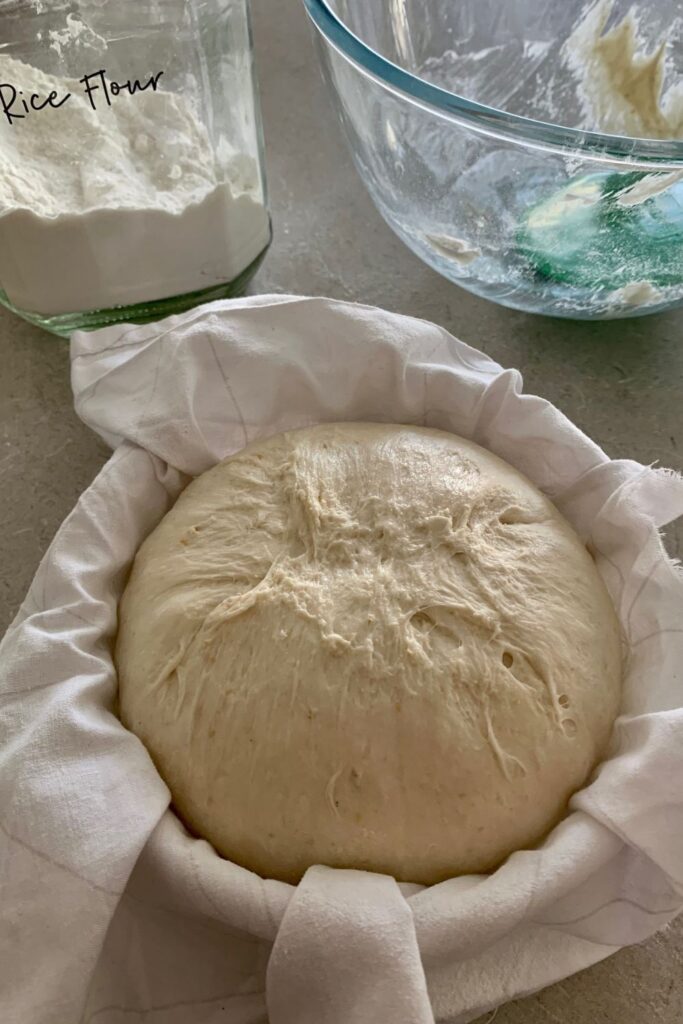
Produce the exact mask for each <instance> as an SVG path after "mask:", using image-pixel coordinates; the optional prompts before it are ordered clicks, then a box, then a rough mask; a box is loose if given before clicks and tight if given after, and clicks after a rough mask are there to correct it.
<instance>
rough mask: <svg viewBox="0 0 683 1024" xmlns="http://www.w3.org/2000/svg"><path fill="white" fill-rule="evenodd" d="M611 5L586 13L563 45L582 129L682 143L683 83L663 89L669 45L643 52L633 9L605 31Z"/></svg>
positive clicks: (602, 3)
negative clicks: (581, 113)
mask: <svg viewBox="0 0 683 1024" xmlns="http://www.w3.org/2000/svg"><path fill="white" fill-rule="evenodd" d="M613 10H614V0H599V2H598V3H597V4H594V5H593V6H591V7H590V9H589V10H588V12H587V13H586V14H585V16H584V17H583V18H582V20H581V21H580V22H579V24H578V25H577V27H576V29H575V30H574V32H573V33H572V35H571V36H570V38H569V39H568V41H567V43H566V47H565V49H566V54H567V56H568V58H569V62H570V66H571V68H572V70H573V71H574V73H575V75H576V77H577V79H578V93H579V97H580V99H581V103H582V105H583V108H584V114H585V118H586V127H587V128H590V129H592V130H593V131H602V132H608V133H610V134H612V135H627V136H630V137H632V138H638V139H681V138H683V82H680V81H679V82H675V83H674V84H672V85H670V86H669V87H668V88H667V89H665V88H664V82H665V74H666V65H667V49H668V40H667V39H666V38H665V39H662V40H661V41H660V42H659V43H657V44H656V45H655V46H654V47H653V48H652V49H650V50H647V49H646V45H645V43H644V42H643V39H642V37H641V35H640V31H639V21H638V16H637V14H636V12H635V10H634V9H633V8H631V10H630V11H629V12H628V13H627V14H626V15H625V17H624V18H622V19H621V21H619V22H618V23H617V24H616V25H614V26H613V27H611V28H610V29H608V30H607V31H605V28H606V26H607V24H608V22H609V20H610V17H611V15H612V12H613Z"/></svg>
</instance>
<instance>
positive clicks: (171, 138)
mask: <svg viewBox="0 0 683 1024" xmlns="http://www.w3.org/2000/svg"><path fill="white" fill-rule="evenodd" d="M248 6H249V5H248V0H116V2H115V3H108V2H107V3H105V2H104V0H0V18H1V19H2V28H3V46H2V49H1V50H0V301H2V302H3V303H4V304H5V305H6V306H7V307H9V308H10V309H12V310H14V311H15V312H17V313H19V314H20V315H21V316H23V317H24V318H25V319H27V320H30V321H31V322H33V323H36V324H38V325H40V326H41V327H44V328H46V329H47V330H49V331H52V332H54V333H56V334H60V335H68V334H69V333H70V332H71V331H73V330H75V329H93V328H96V327H101V326H103V325H105V324H108V323H112V322H114V321H120V320H126V321H132V322H137V323H140V322H144V321H147V320H155V319H159V318H160V317H162V316H167V315H168V314H171V313H176V312H180V311H182V310H185V309H189V308H191V307H193V306H195V305H197V304H198V303H200V302H207V301H209V300H211V299H216V298H224V297H228V296H233V295H237V294H239V293H240V292H241V291H243V289H244V287H245V285H246V283H247V281H248V280H249V278H250V277H251V275H252V274H253V273H254V272H255V270H256V268H257V267H258V265H259V263H260V261H261V259H262V258H263V255H264V253H265V251H266V249H267V248H268V245H269V243H270V239H271V227H270V218H269V215H268V208H267V199H266V186H265V178H264V171H263V149H262V133H261V121H260V114H259V108H258V99H257V93H256V84H255V77H254V69H253V61H252V42H251V31H250V24H249V9H248Z"/></svg>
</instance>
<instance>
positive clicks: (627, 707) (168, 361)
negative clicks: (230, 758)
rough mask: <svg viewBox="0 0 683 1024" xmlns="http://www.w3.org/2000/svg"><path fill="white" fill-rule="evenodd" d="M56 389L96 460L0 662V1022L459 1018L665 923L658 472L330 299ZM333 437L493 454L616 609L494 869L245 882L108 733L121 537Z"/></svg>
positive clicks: (104, 336)
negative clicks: (466, 442) (543, 829)
mask: <svg viewBox="0 0 683 1024" xmlns="http://www.w3.org/2000/svg"><path fill="white" fill-rule="evenodd" d="M72 382H73V389H74V397H75V404H76V409H77V411H78V413H79V415H80V416H81V417H82V418H83V420H84V421H85V422H86V423H88V424H89V425H90V426H91V427H92V428H93V429H94V430H96V431H98V433H100V435H101V436H102V437H104V438H105V439H106V440H107V441H108V442H109V443H110V444H111V445H112V446H114V447H115V448H116V450H115V452H114V454H113V455H112V457H111V459H110V461H109V462H108V463H107V465H106V466H105V467H104V469H103V470H102V471H101V473H100V474H99V475H98V477H97V478H96V479H95V481H94V482H93V484H92V485H91V486H90V487H89V488H88V489H87V491H85V493H84V494H83V495H82V496H81V498H80V500H79V501H78V503H77V505H76V507H75V508H74V510H73V512H72V513H71V514H70V516H69V517H68V518H67V519H66V521H65V522H64V524H63V526H62V527H61V529H60V530H59V532H58V533H57V535H56V537H55V539H54V541H53V543H52V545H51V547H50V549H49V551H48V552H47V554H46V555H45V557H44V559H43V561H42V563H41V565H40V568H39V569H38V572H37V574H36V577H35V579H34V581H33V583H32V586H31V588H30V591H29V594H28V595H27V598H26V600H25V602H24V603H23V605H22V608H21V609H20V611H19V614H18V616H17V618H16V620H15V622H14V623H13V624H12V626H11V627H10V629H9V631H8V633H7V635H6V637H5V639H4V640H3V642H2V645H1V647H0V865H2V875H1V877H2V923H1V924H0V964H1V965H2V967H1V972H2V986H0V1019H1V1020H2V1021H3V1024H29V1022H30V1024H90V1022H94V1024H131V1021H138V1020H139V1021H142V1020H145V1021H146V1022H149V1024H155V1022H158V1024H219V1022H220V1024H257V1022H258V1024H265V1022H266V1021H267V1019H268V1015H270V1020H271V1024H306V1022H307V1021H311V1024H313V1021H315V1022H316V1024H337V1022H338V1021H339V1024H341V1020H342V1019H343V1020H344V1024H347V1021H348V1022H350V1024H376V1021H378V1020H392V1021H393V1020H395V1021H397V1022H400V1024H403V1022H404V1021H405V1022H406V1024H413V1022H415V1024H426V1022H428V1021H429V1020H430V1019H431V1015H432V1014H433V1016H434V1018H435V1019H436V1020H437V1021H439V1022H449V1024H464V1022H466V1021H469V1020H471V1019H473V1018H474V1017H475V1016H477V1015H478V1014H480V1013H483V1012H485V1011H487V1010H489V1009H491V1008H492V1007H494V1006H496V1005H498V1004H499V1003H501V1002H503V1001H505V1000H507V999H510V998H514V997H517V996H520V995H523V994H526V993H529V992H532V991H534V990H536V989H538V988H541V987H543V986H544V985H547V984H550V983H552V982H554V981H557V980H559V979H561V978H563V977H566V976H567V975H568V974H571V973H572V972H573V971H577V970H580V969H582V968H584V967H586V966H588V965H589V964H591V963H594V962H596V961H597V960H600V959H601V958H603V957H605V956H608V955H609V954H610V953H612V952H614V951H615V950H616V949H618V948H619V947H620V946H623V945H626V944H629V943H633V942H638V941H640V940H642V939H644V938H646V937H647V936H648V935H650V934H652V932H654V931H655V930H656V929H658V928H660V927H662V926H663V925H664V924H666V922H667V921H669V920H671V919H672V918H673V917H674V916H675V915H676V914H677V913H679V911H680V910H681V909H682V908H683V868H682V865H683V789H682V788H681V786H680V779H681V777H683V710H682V708H681V705H682V704H683V700H682V697H683V686H682V678H681V665H683V630H682V629H681V625H680V623H681V621H682V620H683V614H682V613H683V578H682V576H681V573H680V570H679V569H678V568H677V567H676V566H675V565H674V564H673V563H672V562H671V560H670V559H669V558H668V557H667V556H666V553H665V551H664V549H663V547H662V543H661V540H660V537H659V534H658V529H659V528H660V527H662V526H663V525H665V523H666V522H668V521H670V520H671V519H673V518H675V517H676V516H678V515H681V514H682V513H683V483H682V482H681V480H680V478H678V477H677V476H676V475H675V474H672V473H669V472H666V471H663V470H655V469H652V468H650V467H645V466H641V465H639V464H637V463H635V462H632V461H629V460H619V461H612V460H610V459H608V457H607V456H606V455H605V453H604V452H602V451H601V450H600V448H599V447H598V446H597V445H595V444H594V443H593V442H592V441H590V440H589V439H588V438H587V437H586V436H585V435H584V434H582V433H581V431H580V430H578V429H577V428H576V427H575V426H574V425H573V424H572V423H570V421H569V420H567V418H566V417H564V416H563V415H562V414H561V413H560V412H559V411H558V410H557V409H555V408H554V407H553V406H552V405H551V404H550V403H548V402H546V401H544V400H543V399H541V398H538V397H535V396H532V395H525V394H524V393H523V392H522V380H521V376H520V375H519V373H518V372H517V371H515V370H505V369H503V368H502V367H501V366H499V365H498V364H497V363H495V362H493V361H492V360H491V359H489V358H488V357H487V356H486V355H484V354H483V353H481V352H477V351H475V350H474V349H472V348H471V347H469V346H467V345H465V344H463V343H462V342H461V341H459V340H457V339H456V338H454V337H452V336H451V335H450V334H448V333H447V332H446V331H444V330H442V329H441V328H439V327H436V326H434V325H433V324H429V323H425V322H423V321H419V320H414V319H411V318H408V317H402V316H396V315H394V314H391V313H387V312H384V311H382V310H377V309H373V308H370V307H366V306H360V305H353V304H350V303H341V302H334V301H331V300H327V299H304V298H296V297H293V296H260V297H258V298H252V299H242V300H237V301H232V302H219V303H214V304H211V305H209V306H206V307H203V308H200V309H196V310H193V311H191V312H189V313H185V314H182V315H181V316H177V317H171V318H169V319H167V320H165V321H163V322H161V323H159V324H148V325H144V326H130V325H115V326H112V327H108V328H104V329H103V330H100V331H96V332H93V333H90V334H85V333H77V334H75V335H74V337H73V339H72ZM331 420H376V421H384V422H403V423H416V424H420V425H425V426H431V427H438V428H440V429H443V430H449V431H452V432H454V433H458V434H462V435H463V436H466V437H471V438H472V439H473V440H475V441H477V442H479V443H480V444H483V445H485V446H486V447H488V448H490V449H491V450H493V451H494V452H496V453H497V454H498V455H500V456H502V457H503V458H505V459H507V460H508V461H509V462H511V463H513V464H514V465H516V466H517V467H518V468H519V469H521V470H522V471H523V472H525V473H526V474H527V475H528V476H529V477H530V478H531V479H532V480H534V482H535V483H536V484H538V485H539V486H540V487H541V489H542V490H544V491H545V492H546V493H547V494H548V495H549V496H550V497H551V498H552V500H553V501H555V503H556V504H557V505H558V507H559V508H560V509H561V511H563V512H564V514H565V515H566V516H567V517H568V518H569V519H570V521H572V522H573V523H574V525H575V527H576V529H577V530H578V532H579V534H580V536H581V537H582V538H583V540H584V541H585V542H586V544H587V545H588V546H589V548H590V550H591V551H592V552H593V554H594V556H595V558H596V563H597V565H598V567H599V569H600V572H601V573H602V575H603V577H604V579H605V581H606V583H607V586H608V587H609V589H610V592H611V594H612V597H613V599H614V602H615V606H616V608H617V610H618V612H619V615H620V619H621V622H622V626H623V629H624V634H625V637H626V639H627V641H628V644H629V660H628V666H627V673H626V681H625V687H624V696H623V702H622V709H621V715H620V717H619V720H618V722H617V725H616V728H615V731H614V739H613V745H612V749H611V752H610V756H609V757H608V759H607V760H606V761H605V762H604V763H603V764H602V765H601V766H600V767H599V768H598V770H597V771H596V772H595V773H594V776H593V778H592V779H591V780H590V781H589V784H588V785H587V786H586V787H585V789H584V790H582V791H581V792H579V793H577V794H576V795H575V796H574V798H573V800H572V802H571V806H570V813H569V814H568V816H567V817H566V819H565V820H564V821H563V822H562V823H561V824H560V825H559V826H558V827H557V828H555V829H553V831H552V832H551V833H550V835H549V836H548V837H547V839H546V840H545V841H544V842H543V843H542V844H541V845H540V846H539V847H538V848H537V849H533V850H522V851H519V852H517V853H515V854H513V855H512V856H511V857H510V858H508V860H507V861H506V862H505V863H504V864H503V865H502V866H501V867H500V868H499V869H498V870H497V871H495V872H493V873H492V874H491V875H488V876H481V877H480V876H467V877H463V878H455V879H451V880H450V881H446V882H443V883H441V884H440V885H437V886H433V887H431V888H422V887H420V886H417V885H414V886H410V885H401V886H397V885H396V883H395V882H394V881H393V880H392V879H387V878H385V877H383V876H374V875H366V874H364V873H362V872H340V871H335V870H332V869H326V868H320V867H316V868H312V869H311V870H310V871H309V872H308V873H307V875H306V876H305V878H304V880H303V881H302V883H300V885H299V886H298V887H293V886H290V885H286V884H285V883H281V882H276V881H272V880H264V879H261V878H258V877H257V876H256V875H254V874H253V873H251V872H249V871H246V870H245V869H244V868H241V867H238V866H237V865H234V864H230V863H229V862H227V861H224V860H222V859H221V858H219V857H218V856H217V855H216V853H215V852H214V850H213V849H212V847H211V846H209V845H208V844H207V843H205V842H203V841H201V840H198V839H196V838H194V837H192V836H191V835H189V834H188V833H187V832H186V831H185V829H184V827H183V826H182V825H181V823H180V822H179V821H178V819H177V818H176V817H175V815H174V814H173V812H172V810H171V809H170V806H169V800H170V797H169V793H168V790H167V788H166V786H165V785H164V783H163V782H162V781H161V779H160V778H159V776H158V774H157V772H156V770H155V768H154V765H153V763H152V760H151V758H150V757H149V755H148V754H147V752H146V750H145V749H144V747H143V745H142V744H141V743H140V742H139V741H138V740H137V739H136V737H134V736H133V735H132V734H130V733H129V732H127V731H126V730H125V729H124V728H123V726H122V725H121V724H120V722H119V721H118V718H117V717H116V677H115V670H114V666H113V663H112V658H111V644H112V640H113V637H114V634H115V630H116V609H117V602H118V598H119V596H120V593H121V590H122V588H123V585H124V583H125V578H126V573H127V570H128V567H129V565H130V563H131V561H132V558H133V556H134V554H135V551H136V549H137V547H138V546H139V544H140V542H141V541H142V539H143V538H144V537H145V536H146V535H147V534H148V533H149V531H150V530H151V529H153V527H154V526H155V525H156V523H157V522H158V521H159V519H160V518H161V517H162V516H163V514H164V513H165V511H166V510H167V509H168V508H169V507H170V506H171V505H172V503H173V501H174V500H175V498H176V497H177V495H178V494H179V493H180V491H181V490H182V488H183V487H184V486H185V484H186V483H187V481H188V479H189V478H190V477H191V476H193V475H196V474H198V473H200V472H202V471H203V470H205V469H207V468H208V467H210V466H211V465H213V464H214V463H215V462H216V461H217V460H219V459H221V458H223V457H224V456H226V455H228V454H230V453H232V452H234V451H237V450H239V449H240V448H241V447H243V445H244V444H246V443H247V442H249V441H251V440H254V439H256V438H258V437H263V436H267V435H269V434H273V433H277V432H278V431H281V430H286V429H291V428H294V427H298V426H305V425H308V424H312V423H316V422H320V421H331ZM425 982H426V989H425ZM426 992H428V996H429V1003H430V1004H431V1009H430V1007H429V1005H428V1002H427V995H426ZM340 1015H341V1016H340Z"/></svg>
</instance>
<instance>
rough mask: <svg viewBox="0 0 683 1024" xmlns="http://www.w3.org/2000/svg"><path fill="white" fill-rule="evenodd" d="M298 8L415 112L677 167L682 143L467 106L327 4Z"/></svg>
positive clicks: (551, 144) (532, 141) (317, 0)
mask: <svg viewBox="0 0 683 1024" xmlns="http://www.w3.org/2000/svg"><path fill="white" fill-rule="evenodd" d="M361 2H363V0H361ZM304 6H305V8H306V11H307V12H308V15H309V17H310V18H311V20H312V22H313V24H314V25H315V27H316V28H317V29H318V31H319V32H320V33H321V35H322V36H323V37H324V38H325V40H326V42H327V43H328V44H329V45H330V46H331V47H332V48H333V49H335V50H336V51H337V52H338V53H340V54H341V55H342V56H343V57H345V58H346V59H347V60H348V61H350V62H351V63H352V64H354V65H355V66H356V67H357V68H358V69H359V70H360V71H361V72H362V73H364V74H366V75H367V76H369V77H370V78H373V79H374V80H375V81H377V82H379V83H380V84H381V85H383V86H385V88H387V89H388V90H389V91H390V92H393V93H394V94H399V95H400V96H402V97H403V98H405V99H406V100H408V101H409V102H412V103H413V104H415V105H417V106H422V107H427V108H428V109H429V110H430V111H432V112H434V113H437V114H438V115H440V116H441V117H444V118H445V119H447V120H451V121H456V122H459V123H461V124H463V123H464V124H466V125H467V126H468V127H470V128H473V129H474V130H476V131H479V132H483V133H485V134H488V135H494V136H499V137H505V138H507V139H510V140H511V141H515V142H517V143H526V144H527V145H534V146H536V147H541V148H544V149H560V150H570V151H572V152H573V153H577V154H585V155H586V157H591V158H593V159H596V160H602V161H603V162H618V163H622V162H627V163H628V164H629V166H638V165H646V166H647V165H649V166H652V165H655V166H656V169H657V170H661V171H665V170H677V169H680V167H681V165H683V140H681V141H677V140H675V139H672V140H668V139H667V140H663V139H634V138H630V137H629V136H623V135H609V134H606V133H601V132H592V131H584V130H583V129H582V128H569V127H564V126H563V125H558V124H553V123H551V122H548V121H536V120H534V119H533V118H530V117H525V116H523V115H522V114H512V113H509V112H508V111H505V110H499V109H497V108H496V107H489V106H487V105H486V104H483V103H478V102H476V101H475V100H468V99H466V98H465V97H464V96H461V95H459V94H458V93H455V92H450V91H449V90H448V89H443V88H442V87H441V86H438V85H433V84H432V83H431V82H427V81H426V80H425V79H423V78H420V76H419V75H416V74H413V73H412V72H411V71H406V70H405V68H402V67H400V65H398V64H395V63H394V62H393V61H390V60H389V59H388V58H386V57H383V56H382V55H381V54H379V53H378V52H377V51H376V50H373V49H372V47H371V46H369V45H368V44H367V43H365V42H364V41H363V40H362V39H361V38H360V37H359V36H357V35H356V34H355V33H354V32H352V31H351V29H350V28H349V27H348V25H346V24H345V23H344V22H343V21H342V19H341V18H340V17H339V15H338V14H336V13H335V12H334V11H333V10H332V8H331V6H330V3H329V0H304ZM667 165H668V166H667Z"/></svg>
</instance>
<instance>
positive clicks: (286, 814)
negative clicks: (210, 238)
mask: <svg viewBox="0 0 683 1024" xmlns="http://www.w3.org/2000/svg"><path fill="white" fill-rule="evenodd" d="M116 658H117V663H118V671H119V677H120V700H121V713H122V718H123V721H124V723H125V724H126V725H127V726H129V727H130V728H131V729H132V730H133V731H134V732H135V733H137V735H138V736H139V737H140V738H141V739H142V741H143V742H144V743H145V744H146V745H147V747H148V749H149V751H150V753H151V755H152V757H153V759H154V761H155V763H156V765H157V767H158V770H159V772H160V773H161V775H162V776H163V778H164V779H165V780H166V782H167V783H168V786H169V788H170V790H171V793H172V795H173V802H174V805H175V807H176V809H177V810H178V812H179V814H180V816H181V817H182V818H183V819H184V821H185V822H186V823H187V824H188V826H189V827H190V828H191V829H192V830H193V831H194V832H195V833H196V834H197V835H200V836H203V837H204V838H206V839H208V840H209V841H210V842H212V843H213V845H214V846H215V848H216V849H217V850H218V852H219V853H221V854H222V855H223V856H225V857H227V858H229V859H230V860H234V861H236V862H237V863H238V864H242V865H244V866H245V867H248V868H251V869H253V870H254V871H256V872H258V873H259V874H261V875H264V876H269V877H273V878H279V879H284V880H286V881H292V882H294V881H296V880H298V879H299V878H300V877H301V875H302V874H303V872H304V871H305V870H306V868H307V867H308V866H309V865H311V864H317V863H322V864H328V865H333V866H339V867H353V868H365V869H369V870H373V871H381V872H386V873H388V874H392V875H395V876H396V877H397V878H398V879H400V880H409V881H413V882H423V883H432V882H437V881H439V880H441V879H445V878H448V877H449V876H452V875H457V874H461V873H465V872H483V871H486V870H488V869H491V868H493V867H494V866H495V865H497V864H498V863H500V861H501V860H502V859H503V858H504V857H506V855H507V854H509V853H511V852H512V851H513V850H516V849H519V848H521V847H525V846H529V845H530V844H532V843H535V842H537V841H538V840H540V839H541V838H542V837H543V836H544V835H545V833H546V832H547V831H548V830H549V829H550V828H551V826H552V825H553V824H554V823H555V822H556V821H557V820H558V819H559V818H560V817H561V815H562V814H563V813H564V812H565V810H566V805H567V800H568V798H569V796H570V795H571V794H572V793H573V792H574V791H575V790H576V789H577V788H579V787H580V786H581V785H582V784H583V783H584V782H585V780H586V778H587V776H588V774H589V773H590V771H591V769H592V768H593V766H594V765H595V763H596V761H597V760H598V759H599V757H600V755H601V753H602V752H603V751H604V749H605V745H606V742H607V740H608V736H609V733H610V729H611V726H612V722H613V719H614V717H615V714H616V710H617V703H618V697H619V692H620V680H621V643H620V631H619V626H618V622H617V619H616V616H615V613H614V610H613V608H612V605H611V603H610V599H609V597H608V594H607V591H606V589H605V587H604V585H603V583H602V581H601V579H600V577H599V575H598V572H597V570H596V568H595V565H594V563H593V561H592V559H591V557H590V556H589V555H588V553H587V551H586V549H585V548H584V546H583V545H582V544H581V542H580V541H579V539H578V538H577V536H576V534H575V533H574V532H573V530H572V529H571V527H570V526H569V525H568V523H567V522H566V521H565V520H564V519H563V518H562V517H561V516H560V514H559V513H558V512H557V510H556V509H555V508H554V506H553V505H551V503H550V502H549V501H548V500H547V499H546V498H544V497H543V496H542V495H541V494H540V492H539V491H537V490H536V488H535V487H534V486H533V485H532V484H531V483H530V482H529V481H528V480H527V479H526V478H525V477H523V476H522V475H521V474H520V473H518V472H517V471H516V470H515V469H513V468H512V467H511V466H509V465H507V464H506V463H504V462H502V461H501V460H500V459H498V458H496V457H495V456H494V455H492V454H490V453H489V452H487V451H485V450H483V449H482V448H479V447H478V446H477V445H475V444H472V443H471V442H469V441H464V440H462V439H461V438H458V437H455V436H454V435H452V434H447V433H443V432H441V431H436V430H426V429H420V428H415V427H400V426H385V425H375V424H332V425H324V426H320V427H314V428H311V429H306V430H301V431H294V432H290V433H288V434H280V435H278V436H276V437H272V438H270V439H269V440H266V441H262V442H257V443H255V444H252V445H250V446H249V447H248V448H246V449H244V450H243V451H242V452H240V453H239V454H238V455H236V456H234V457H232V458H229V459H227V460H225V461H224V462H222V463H220V464H219V465H218V466H216V467H215V468H213V469H212V470H210V471H209V472H207V473H204V474H203V475H202V476H200V477H199V478H197V479H196V480H195V481H194V482H193V483H191V484H190V485H189V487H188V488H187V489H186V490H185V492H184V493H183V494H182V495H181V496H180V498H179V499H178V501H177V503H176V505H175V507H174V508H173V509H172V510H171V511H170V512H169V513H168V515H167V516H166V517H165V518H164V520H163V521H162V522H161V524H160V525H159V526H158V527H157V529H156V530H154V532H153V533H152V534H151V535H150V536H149V537H148V539H147V540H146V541H145V543H144V544H143V545H142V547H141V548H140V551H139V553H138V555H137V558H136V560H135V564H134V567H133V571H132V575H131V578H130V582H129V584H128V587H127V589H126V591H125V594H124V596H123V599H122V602H121V609H120V630H119V635H118V643H117V650H116Z"/></svg>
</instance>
